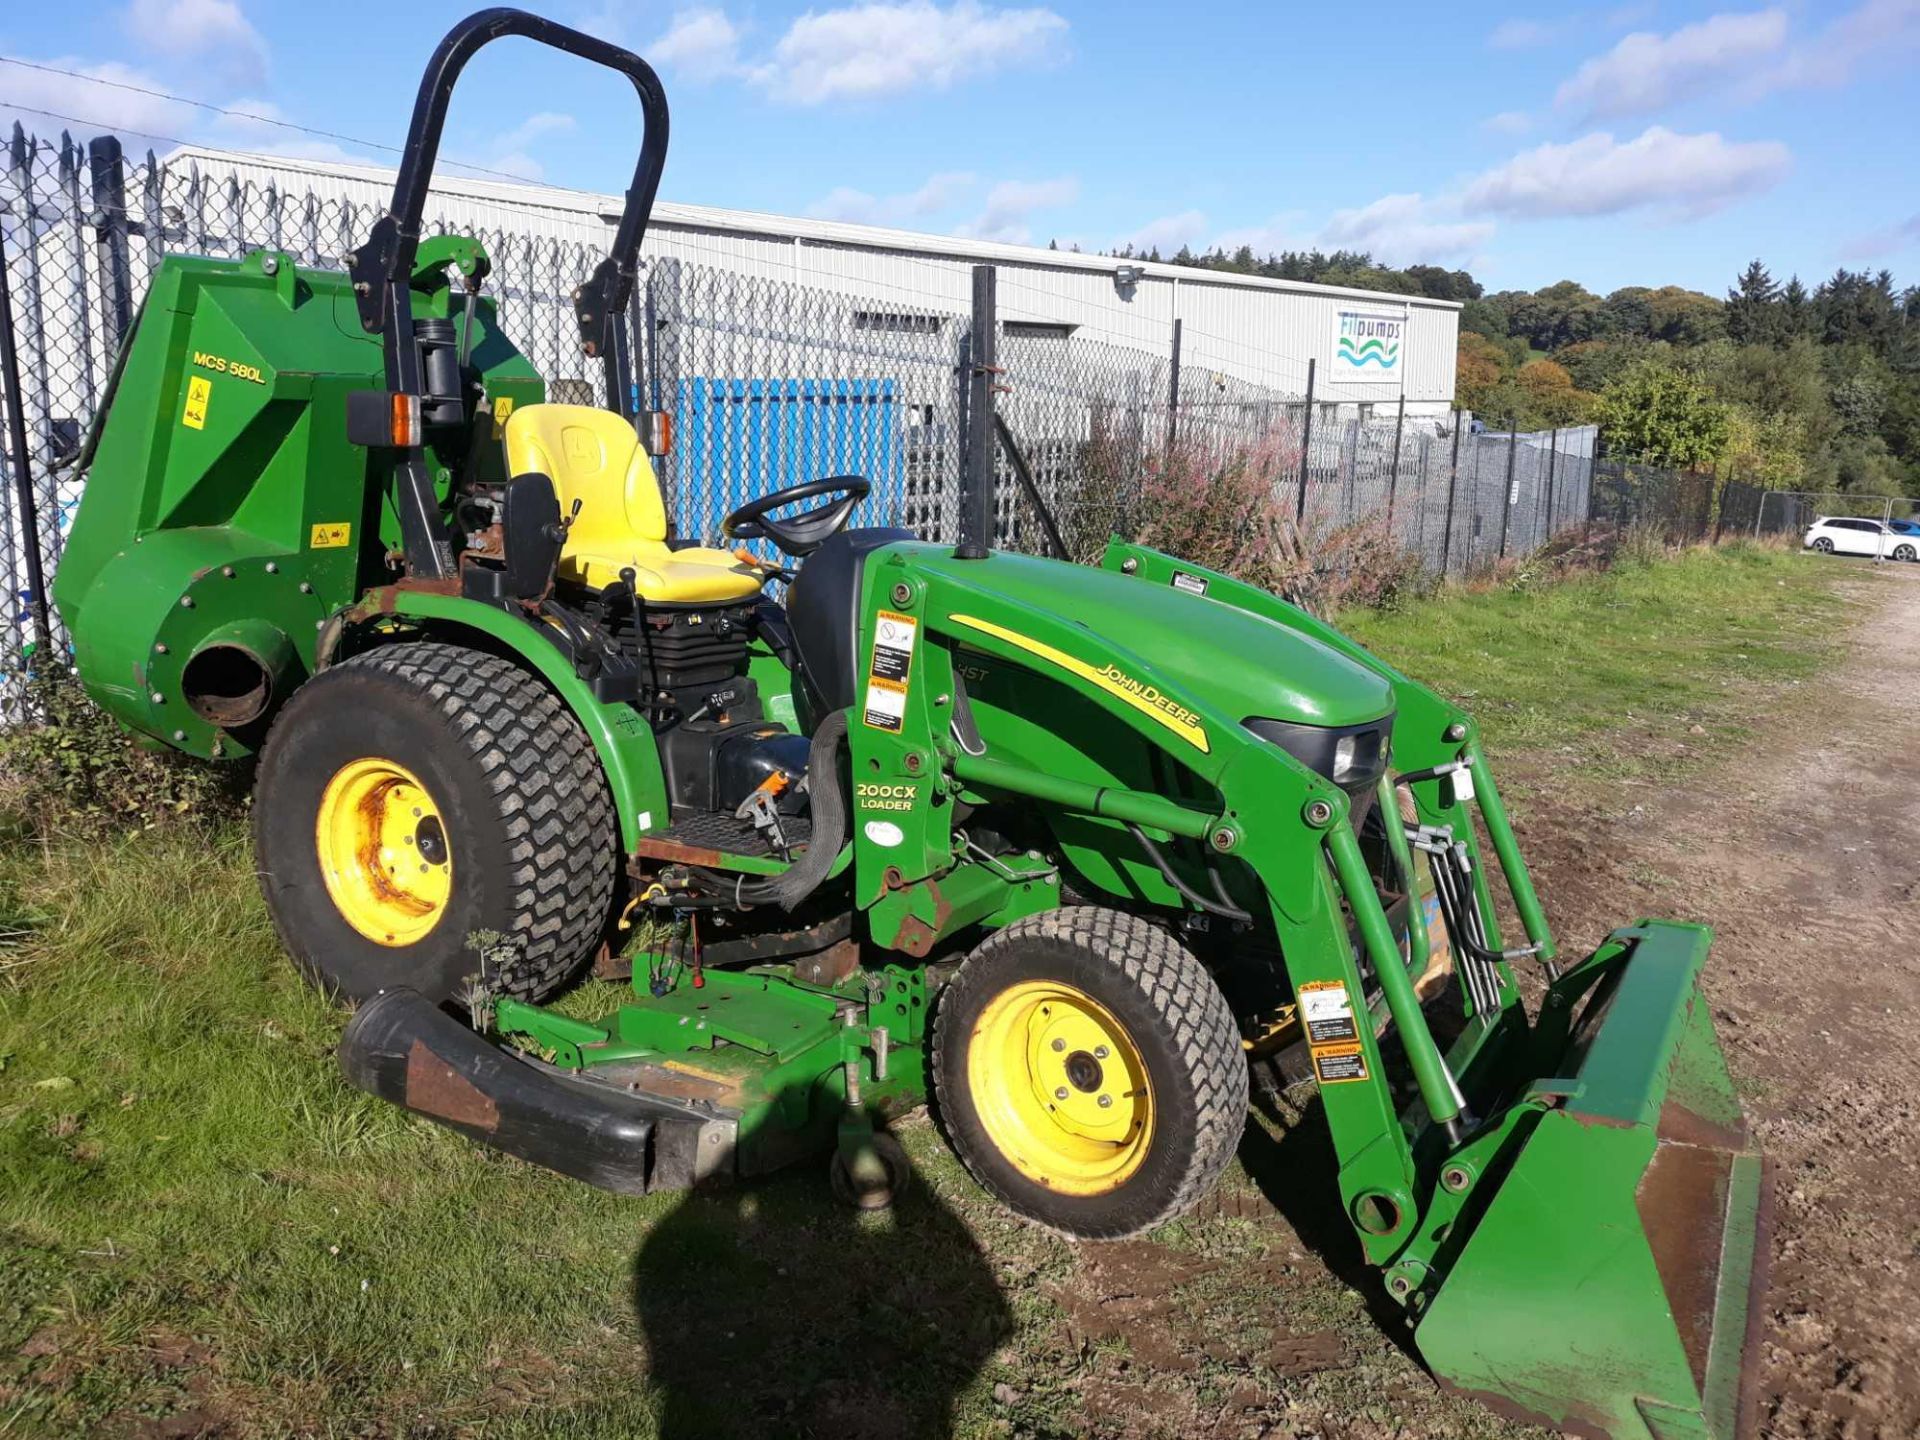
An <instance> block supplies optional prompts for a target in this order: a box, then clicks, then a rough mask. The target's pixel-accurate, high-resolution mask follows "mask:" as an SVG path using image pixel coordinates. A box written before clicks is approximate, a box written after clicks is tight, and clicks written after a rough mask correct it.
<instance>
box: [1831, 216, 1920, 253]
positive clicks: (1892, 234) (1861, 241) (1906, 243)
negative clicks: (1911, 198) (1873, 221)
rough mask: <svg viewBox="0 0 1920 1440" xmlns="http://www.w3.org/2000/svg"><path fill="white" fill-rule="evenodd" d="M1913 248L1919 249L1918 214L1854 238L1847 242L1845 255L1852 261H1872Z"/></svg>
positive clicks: (1919, 222) (1919, 225)
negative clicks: (1896, 223)
mask: <svg viewBox="0 0 1920 1440" xmlns="http://www.w3.org/2000/svg"><path fill="white" fill-rule="evenodd" d="M1913 248H1920V214H1917V215H1910V216H1908V217H1907V218H1906V219H1905V220H1903V221H1902V222H1901V223H1900V224H1898V225H1888V226H1886V227H1885V228H1884V229H1880V230H1873V231H1869V232H1868V233H1867V234H1865V235H1860V236H1857V237H1855V238H1854V239H1853V240H1851V241H1850V242H1848V244H1847V247H1846V252H1845V253H1846V255H1847V257H1848V258H1849V259H1852V260H1873V259H1877V258H1878V257H1880V256H1882V255H1893V254H1898V253H1899V252H1901V251H1904V250H1908V249H1913Z"/></svg>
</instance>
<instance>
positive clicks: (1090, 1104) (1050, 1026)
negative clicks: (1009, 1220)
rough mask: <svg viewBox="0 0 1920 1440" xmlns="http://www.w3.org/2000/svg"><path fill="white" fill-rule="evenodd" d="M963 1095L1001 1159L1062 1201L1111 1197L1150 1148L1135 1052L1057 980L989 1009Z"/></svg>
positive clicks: (1149, 1122) (998, 999)
mask: <svg viewBox="0 0 1920 1440" xmlns="http://www.w3.org/2000/svg"><path fill="white" fill-rule="evenodd" d="M967 1086H968V1089H969V1091H970V1092H971V1095H972V1099H973V1107H974V1110H975V1112H976V1113H977V1114H978V1115H979V1117H980V1122H981V1124H982V1126H983V1127H984V1128H985V1129H986V1132H987V1137H988V1138H989V1139H990V1140H991V1141H992V1142H993V1144H994V1146H995V1147H996V1148H997V1149H998V1150H999V1151H1000V1153H1001V1154H1002V1155H1004V1156H1005V1157H1006V1158H1007V1159H1008V1160H1009V1161H1010V1162H1011V1163H1012V1164H1013V1165H1014V1166H1016V1167H1017V1168H1018V1169H1019V1170H1020V1172H1021V1173H1022V1174H1024V1175H1026V1176H1027V1177H1028V1178H1029V1179H1031V1180H1034V1181H1036V1182H1037V1183H1039V1184H1041V1185H1044V1186H1046V1187H1047V1188H1048V1189H1050V1190H1055V1191H1058V1192H1059V1193H1061V1194H1064V1195H1103V1194H1106V1193H1107V1192H1109V1191H1112V1190H1116V1189H1118V1188H1119V1187H1120V1186H1122V1185H1124V1184H1125V1183H1126V1182H1127V1181H1128V1180H1129V1179H1130V1178H1131V1177H1132V1176H1133V1174H1134V1172H1135V1171H1137V1170H1138V1169H1139V1168H1140V1166H1141V1164H1142V1162H1144V1161H1145V1159H1146V1156H1147V1148H1148V1146H1150V1145H1151V1144H1152V1142H1153V1095H1152V1091H1151V1089H1150V1087H1149V1086H1148V1084H1147V1067H1146V1064H1145V1062H1144V1061H1143V1060H1142V1059H1141V1058H1140V1051H1139V1048H1138V1047H1137V1046H1136V1045H1135V1044H1134V1043H1133V1038H1132V1037H1131V1036H1130V1035H1129V1034H1128V1033H1127V1030H1126V1027H1125V1026H1124V1025H1122V1024H1121V1023H1120V1022H1119V1021H1118V1020H1116V1019H1115V1018H1114V1017H1113V1013H1112V1012H1111V1011H1109V1010H1108V1009H1107V1008H1106V1007H1105V1006H1103V1005H1101V1004H1100V1003H1099V1002H1098V1001H1097V1000H1095V999H1094V998H1093V997H1092V996H1090V995H1088V994H1087V993H1086V992H1085V991H1084V990H1079V989H1076V988H1075V987H1074V986H1071V985H1067V984H1064V983H1062V982H1060V981H1057V980H1028V981H1023V982H1021V983H1019V984H1017V985H1011V986H1009V987H1008V988H1007V989H1005V990H1003V991H1001V992H1000V993H999V994H998V995H996V996H994V998H993V999H992V1000H991V1001H990V1002H988V1004H987V1007H986V1009H985V1010H984V1011H983V1012H982V1013H981V1016H980V1019H979V1022H978V1023H977V1024H976V1025H975V1026H974V1029H973V1041H972V1044H971V1045H970V1046H969V1047H968V1050H967Z"/></svg>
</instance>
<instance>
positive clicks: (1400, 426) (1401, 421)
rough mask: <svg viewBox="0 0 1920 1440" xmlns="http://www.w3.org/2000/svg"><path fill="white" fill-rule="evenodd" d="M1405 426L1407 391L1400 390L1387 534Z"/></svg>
mask: <svg viewBox="0 0 1920 1440" xmlns="http://www.w3.org/2000/svg"><path fill="white" fill-rule="evenodd" d="M1406 428H1407V392H1406V391H1404V390H1402V391H1401V392H1400V408H1399V410H1398V412H1397V413H1396V414H1395V415H1394V417H1393V468H1392V469H1390V470H1388V471H1387V534H1388V535H1392V534H1393V502H1394V498H1395V492H1397V491H1398V490H1399V488H1400V436H1401V434H1402V432H1403V431H1405V430H1406Z"/></svg>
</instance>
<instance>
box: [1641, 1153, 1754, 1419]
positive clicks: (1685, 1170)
mask: <svg viewBox="0 0 1920 1440" xmlns="http://www.w3.org/2000/svg"><path fill="white" fill-rule="evenodd" d="M1732 1175H1733V1157H1732V1156H1731V1155H1729V1154H1727V1152H1726V1151H1724V1150H1706V1149H1702V1148H1700V1147H1699V1146H1695V1145H1662V1146H1661V1147H1660V1148H1659V1149H1658V1150H1656V1151H1655V1152H1654V1155H1653V1162H1652V1163H1651V1164H1650V1165H1648V1166H1647V1173H1646V1174H1645V1175H1644V1176H1642V1177H1641V1180H1640V1189H1639V1191H1638V1192H1637V1193H1636V1194H1635V1196H1634V1206H1635V1208H1636V1209H1637V1210H1638V1211H1639V1212H1640V1226H1641V1228H1642V1229H1643V1230H1645V1231H1646V1235H1647V1248H1648V1249H1649V1250H1651V1251H1652V1252H1653V1268H1654V1269H1655V1270H1656V1271H1658V1272H1659V1275H1660V1285H1661V1288H1662V1289H1663V1290H1665V1291H1666V1293H1667V1308H1668V1309H1669V1310H1670V1311H1671V1312H1672V1314H1673V1323H1674V1328H1675V1329H1677V1330H1678V1331H1679V1332H1680V1344H1681V1347H1682V1348H1683V1349H1684V1350H1685V1351H1686V1352H1687V1366H1688V1368H1689V1369H1691V1370H1692V1371H1693V1381H1694V1384H1695V1386H1697V1387H1698V1388H1699V1390H1700V1391H1701V1392H1702V1393H1705V1391H1706V1385H1707V1352H1708V1349H1709V1347H1710V1346H1711V1344H1712V1341H1713V1310H1714V1304H1715V1302H1716V1301H1717V1300H1718V1298H1719V1294H1720V1252H1721V1248H1722V1245H1723V1244H1724V1242H1725V1237H1726V1228H1727V1198H1728V1186H1729V1184H1730V1182H1731V1179H1732Z"/></svg>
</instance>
